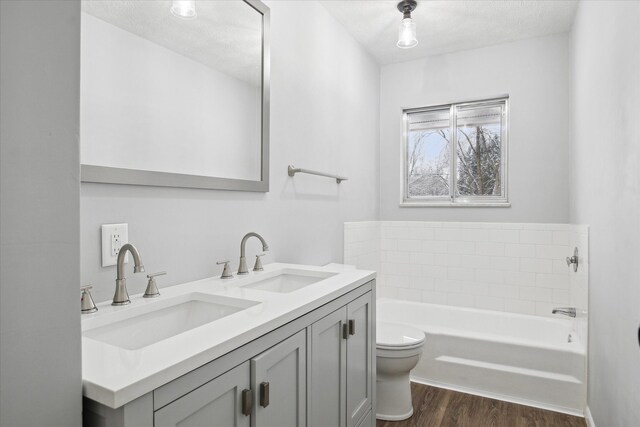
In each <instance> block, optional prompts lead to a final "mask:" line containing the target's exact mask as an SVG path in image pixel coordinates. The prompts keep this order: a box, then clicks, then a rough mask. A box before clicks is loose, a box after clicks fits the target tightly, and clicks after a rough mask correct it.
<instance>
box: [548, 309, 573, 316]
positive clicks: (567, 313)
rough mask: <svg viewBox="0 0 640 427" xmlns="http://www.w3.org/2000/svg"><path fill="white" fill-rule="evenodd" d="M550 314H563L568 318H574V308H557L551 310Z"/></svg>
mask: <svg viewBox="0 0 640 427" xmlns="http://www.w3.org/2000/svg"><path fill="white" fill-rule="evenodd" d="M551 314H564V315H565V316H569V317H576V308H575V307H558V308H554V309H553V310H551Z"/></svg>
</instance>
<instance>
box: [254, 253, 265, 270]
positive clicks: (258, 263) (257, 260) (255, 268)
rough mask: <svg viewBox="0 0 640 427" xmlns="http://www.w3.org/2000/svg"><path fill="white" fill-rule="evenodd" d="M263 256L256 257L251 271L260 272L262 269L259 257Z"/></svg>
mask: <svg viewBox="0 0 640 427" xmlns="http://www.w3.org/2000/svg"><path fill="white" fill-rule="evenodd" d="M264 255H265V254H259V255H256V263H255V264H254V265H253V271H262V270H264V267H262V260H261V259H260V257H263V256H264Z"/></svg>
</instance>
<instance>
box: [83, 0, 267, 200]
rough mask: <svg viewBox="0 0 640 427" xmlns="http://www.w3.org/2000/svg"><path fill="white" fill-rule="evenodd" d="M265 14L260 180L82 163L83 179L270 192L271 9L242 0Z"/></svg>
mask: <svg viewBox="0 0 640 427" xmlns="http://www.w3.org/2000/svg"><path fill="white" fill-rule="evenodd" d="M242 1H244V2H245V3H246V4H247V5H249V6H250V7H252V8H253V9H255V10H256V11H257V12H258V13H260V14H261V15H262V132H261V133H262V144H261V155H260V159H261V165H260V169H261V170H260V180H259V181H252V180H246V179H236V178H223V177H213V176H204V175H188V174H180V173H171V172H157V171H146V170H138V169H125V168H116V167H109V166H96V165H85V164H81V165H80V180H81V181H82V182H94V183H104V184H128V185H148V186H155V187H180V188H204V189H211V190H234V191H255V192H268V191H269V84H270V59H271V56H270V54H271V51H270V39H269V37H270V28H271V26H270V25H271V16H270V10H269V8H268V7H267V6H266V5H265V4H264V3H262V2H261V1H259V0H242Z"/></svg>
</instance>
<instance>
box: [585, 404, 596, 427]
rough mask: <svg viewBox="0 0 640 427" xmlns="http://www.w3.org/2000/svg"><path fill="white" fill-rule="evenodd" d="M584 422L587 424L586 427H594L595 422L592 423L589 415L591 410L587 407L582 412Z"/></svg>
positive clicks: (591, 417) (591, 416)
mask: <svg viewBox="0 0 640 427" xmlns="http://www.w3.org/2000/svg"><path fill="white" fill-rule="evenodd" d="M584 420H585V421H586V422H587V427H596V423H595V421H593V415H591V408H589V405H587V408H586V409H585V410H584Z"/></svg>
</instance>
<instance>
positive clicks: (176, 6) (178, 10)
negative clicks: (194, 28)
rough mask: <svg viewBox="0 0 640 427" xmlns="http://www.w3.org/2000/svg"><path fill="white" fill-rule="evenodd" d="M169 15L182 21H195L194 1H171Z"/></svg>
mask: <svg viewBox="0 0 640 427" xmlns="http://www.w3.org/2000/svg"><path fill="white" fill-rule="evenodd" d="M171 14H172V15H173V16H177V17H178V18H182V19H195V17H196V16H198V14H197V13H196V0H173V2H172V3H171Z"/></svg>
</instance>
